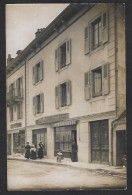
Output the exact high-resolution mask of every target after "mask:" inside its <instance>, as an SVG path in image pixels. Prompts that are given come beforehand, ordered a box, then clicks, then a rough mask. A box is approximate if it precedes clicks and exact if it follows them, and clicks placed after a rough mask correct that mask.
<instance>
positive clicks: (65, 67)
mask: <svg viewBox="0 0 132 195" xmlns="http://www.w3.org/2000/svg"><path fill="white" fill-rule="evenodd" d="M67 68H68V65H66V66H64V67H63V68H61V69H59V70H58V72H59V73H60V72H61V71H63V70H65V69H67Z"/></svg>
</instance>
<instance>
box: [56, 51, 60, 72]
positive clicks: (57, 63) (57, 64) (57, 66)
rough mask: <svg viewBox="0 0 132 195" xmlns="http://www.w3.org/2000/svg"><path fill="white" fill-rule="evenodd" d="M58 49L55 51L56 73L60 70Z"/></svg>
mask: <svg viewBox="0 0 132 195" xmlns="http://www.w3.org/2000/svg"><path fill="white" fill-rule="evenodd" d="M58 57H59V56H58V49H56V50H55V71H56V72H57V71H58V70H59V62H58Z"/></svg>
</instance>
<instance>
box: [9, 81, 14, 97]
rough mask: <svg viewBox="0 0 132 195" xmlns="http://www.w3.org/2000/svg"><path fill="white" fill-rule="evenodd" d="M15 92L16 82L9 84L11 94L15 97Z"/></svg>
mask: <svg viewBox="0 0 132 195" xmlns="http://www.w3.org/2000/svg"><path fill="white" fill-rule="evenodd" d="M14 94H15V82H14V83H12V84H10V85H9V96H10V98H13V97H14Z"/></svg>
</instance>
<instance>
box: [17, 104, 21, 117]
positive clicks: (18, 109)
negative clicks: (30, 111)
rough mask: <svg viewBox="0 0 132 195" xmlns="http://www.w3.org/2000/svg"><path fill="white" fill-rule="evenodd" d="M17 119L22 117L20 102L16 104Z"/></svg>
mask: <svg viewBox="0 0 132 195" xmlns="http://www.w3.org/2000/svg"><path fill="white" fill-rule="evenodd" d="M17 119H22V104H17Z"/></svg>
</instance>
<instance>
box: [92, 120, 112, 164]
mask: <svg viewBox="0 0 132 195" xmlns="http://www.w3.org/2000/svg"><path fill="white" fill-rule="evenodd" d="M90 128H91V153H92V154H91V156H92V162H97V163H105V164H108V162H109V130H108V120H103V121H95V122H91V124H90Z"/></svg>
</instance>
